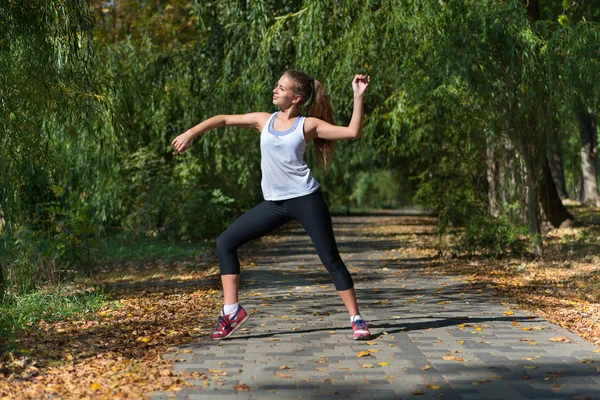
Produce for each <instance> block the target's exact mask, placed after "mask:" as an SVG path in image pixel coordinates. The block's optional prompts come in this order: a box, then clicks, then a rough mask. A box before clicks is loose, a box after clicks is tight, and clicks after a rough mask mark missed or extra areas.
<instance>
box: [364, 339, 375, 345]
mask: <svg viewBox="0 0 600 400" xmlns="http://www.w3.org/2000/svg"><path fill="white" fill-rule="evenodd" d="M366 343H367V344H368V345H369V346H374V345H376V344H377V342H374V341H372V340H370V341H368V342H366Z"/></svg>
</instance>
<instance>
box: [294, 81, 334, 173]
mask: <svg viewBox="0 0 600 400" xmlns="http://www.w3.org/2000/svg"><path fill="white" fill-rule="evenodd" d="M285 74H286V75H288V76H289V77H290V78H291V79H292V81H294V83H295V86H296V87H295V92H296V93H298V94H299V95H300V97H301V98H302V100H301V101H300V105H304V104H306V103H308V105H307V106H306V116H307V117H314V118H319V119H321V120H323V121H325V122H328V123H330V124H333V110H332V109H331V104H330V103H329V97H327V94H326V93H325V86H324V85H323V83H321V81H319V80H318V79H315V78H312V77H310V76H308V75H307V74H306V73H304V72H302V71H294V70H290V71H286V72H285ZM314 142H315V147H314V151H315V158H316V160H317V165H319V166H321V167H323V169H324V170H325V172H327V171H328V170H329V168H330V167H331V161H332V159H333V152H334V150H335V142H334V141H331V140H325V139H315V140H314Z"/></svg>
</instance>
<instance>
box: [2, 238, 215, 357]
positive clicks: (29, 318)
mask: <svg viewBox="0 0 600 400" xmlns="http://www.w3.org/2000/svg"><path fill="white" fill-rule="evenodd" d="M213 248H214V242H211V241H205V242H199V243H198V242H173V241H167V240H162V239H151V238H143V239H125V238H123V237H116V238H112V239H110V240H107V241H105V242H103V243H101V244H100V247H99V249H98V253H97V257H96V259H95V261H96V265H97V266H99V267H100V268H102V267H103V266H106V265H123V264H126V263H134V264H139V263H148V262H152V263H154V262H159V263H172V262H177V261H181V260H190V259H193V258H194V257H197V256H199V255H203V254H206V253H207V252H209V251H211V250H212V249H213ZM115 272H116V273H118V271H115ZM121 274H123V275H124V274H126V272H125V271H124V270H121ZM29 278H31V279H33V278H35V277H29ZM7 283H8V285H7V287H10V282H7ZM33 286H34V285H33ZM110 297H111V296H110V294H109V293H108V292H105V291H104V290H103V289H101V288H96V287H93V286H91V284H90V280H89V278H84V277H78V276H76V277H75V278H74V279H73V281H72V282H70V283H68V284H65V283H60V284H55V285H51V286H45V287H43V288H41V289H38V290H35V291H32V292H25V293H22V292H19V291H18V290H17V291H15V290H6V291H5V295H4V298H3V299H2V300H1V301H0V354H2V353H3V352H4V351H6V350H7V349H8V350H10V345H9V343H10V342H12V341H13V340H14V338H15V336H16V335H18V332H19V331H21V330H22V329H24V328H26V327H31V326H34V325H35V324H37V323H39V322H40V321H45V322H52V321H60V320H68V319H71V318H74V317H81V316H85V315H87V314H89V313H95V312H96V311H97V310H99V309H100V308H102V307H103V306H104V305H105V304H106V303H107V302H108V301H109V300H110Z"/></svg>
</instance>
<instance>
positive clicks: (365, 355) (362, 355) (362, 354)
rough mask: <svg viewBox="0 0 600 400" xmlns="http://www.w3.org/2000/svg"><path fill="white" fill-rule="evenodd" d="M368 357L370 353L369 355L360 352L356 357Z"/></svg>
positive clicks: (366, 352) (365, 352)
mask: <svg viewBox="0 0 600 400" xmlns="http://www.w3.org/2000/svg"><path fill="white" fill-rule="evenodd" d="M370 355H371V353H369V352H368V351H361V352H359V353H358V354H357V355H356V356H357V357H367V356H370Z"/></svg>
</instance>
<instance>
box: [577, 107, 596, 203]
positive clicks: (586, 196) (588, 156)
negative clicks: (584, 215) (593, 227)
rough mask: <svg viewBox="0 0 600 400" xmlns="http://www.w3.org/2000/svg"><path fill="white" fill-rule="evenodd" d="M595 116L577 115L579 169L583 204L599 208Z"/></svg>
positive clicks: (584, 113) (585, 113)
mask: <svg viewBox="0 0 600 400" xmlns="http://www.w3.org/2000/svg"><path fill="white" fill-rule="evenodd" d="M597 129H598V128H597V119H596V115H595V114H592V113H589V112H581V113H580V114H579V135H580V137H581V169H582V177H583V202H584V203H585V204H589V205H594V206H600V196H599V195H598V130H597Z"/></svg>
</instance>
